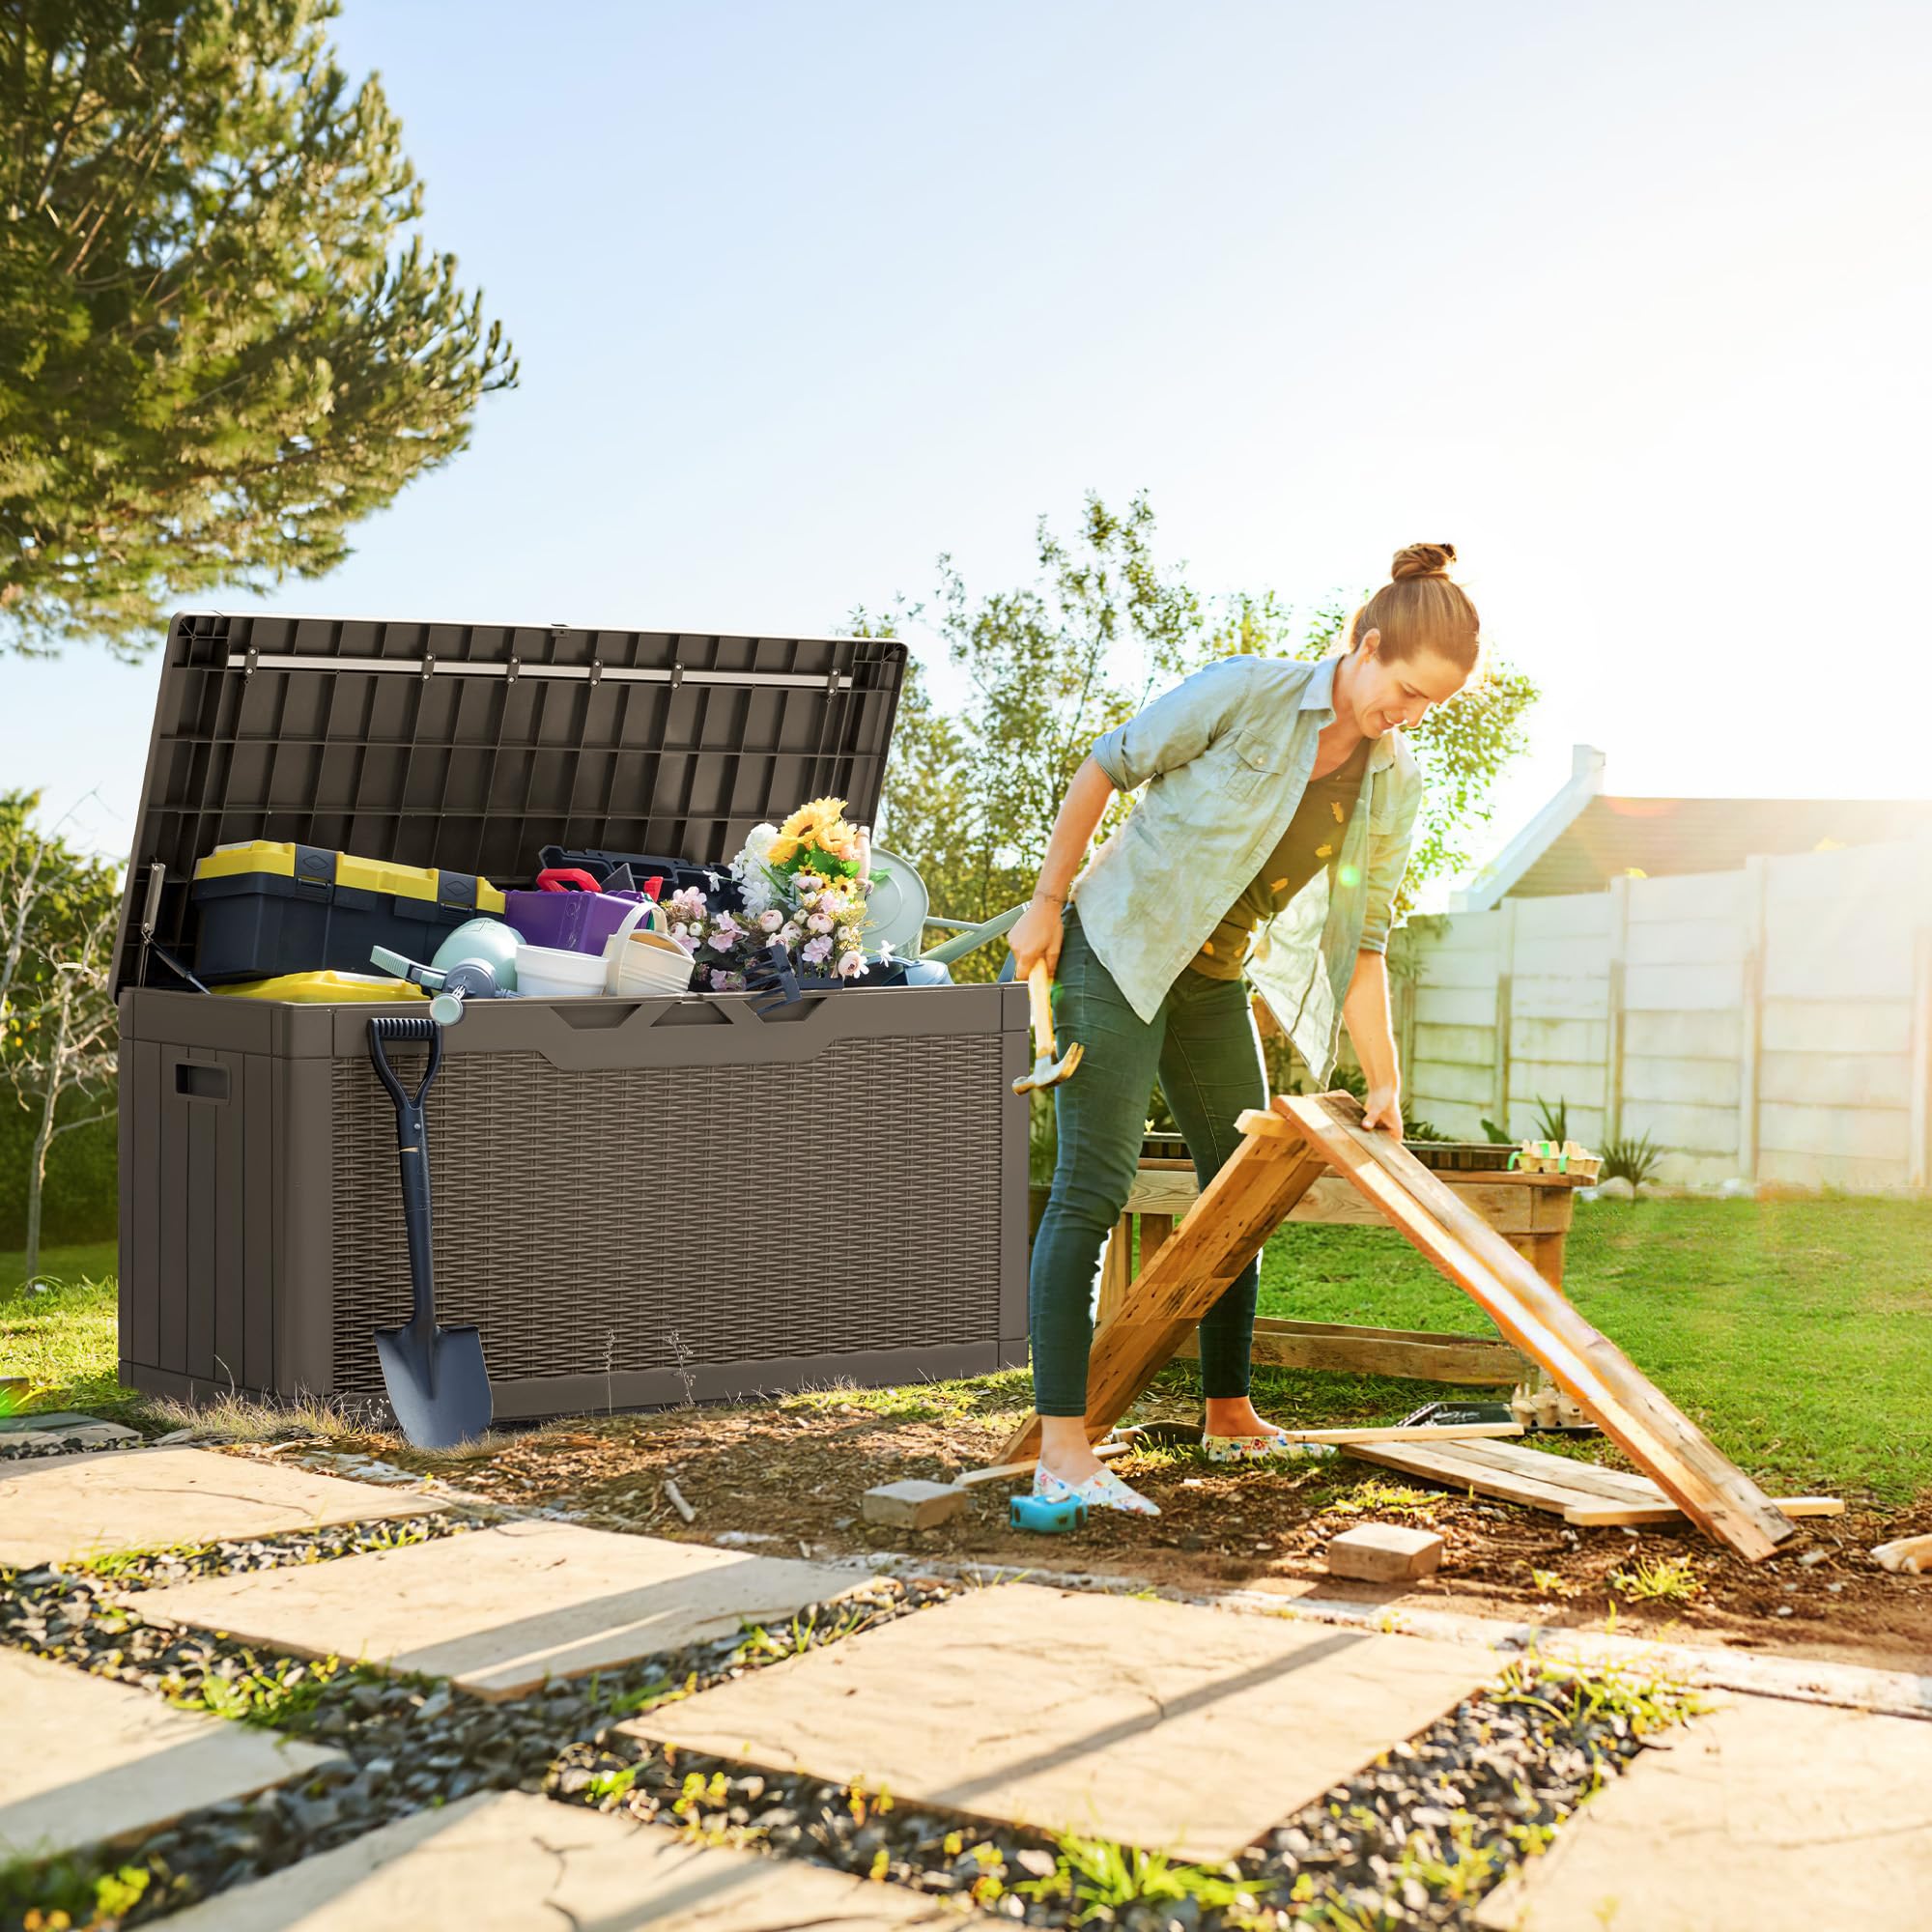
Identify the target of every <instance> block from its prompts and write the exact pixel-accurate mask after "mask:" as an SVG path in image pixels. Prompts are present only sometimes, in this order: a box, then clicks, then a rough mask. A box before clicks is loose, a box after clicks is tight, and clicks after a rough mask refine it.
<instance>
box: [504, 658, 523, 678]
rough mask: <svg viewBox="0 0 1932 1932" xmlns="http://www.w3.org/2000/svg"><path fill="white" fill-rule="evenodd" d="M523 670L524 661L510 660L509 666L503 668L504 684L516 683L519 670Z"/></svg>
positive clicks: (518, 659)
mask: <svg viewBox="0 0 1932 1932" xmlns="http://www.w3.org/2000/svg"><path fill="white" fill-rule="evenodd" d="M523 668H524V661H523V659H522V658H512V659H511V660H510V662H509V664H508V665H507V666H505V667H504V670H503V681H504V683H506V684H515V683H516V681H517V673H518V672H519V671H520V670H522V669H523Z"/></svg>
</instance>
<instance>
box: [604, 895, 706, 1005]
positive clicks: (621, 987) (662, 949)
mask: <svg viewBox="0 0 1932 1932" xmlns="http://www.w3.org/2000/svg"><path fill="white" fill-rule="evenodd" d="M651 915H656V918H657V920H658V921H659V922H662V920H663V918H664V909H663V907H661V906H658V905H640V906H638V907H636V908H635V909H634V910H633V911H632V912H631V913H629V914H628V915H627V916H626V917H625V920H624V923H623V924H622V925H621V926H620V927H619V928H618V929H617V930H616V931H615V932H614V933H612V934H611V937H610V938H609V939H608V940H606V941H605V943H604V969H605V970H604V984H605V989H606V990H607V991H609V992H612V993H618V994H621V995H623V996H624V997H625V998H626V999H632V1000H640V999H650V998H653V997H656V998H663V997H664V996H665V995H667V994H674V993H682V992H685V991H688V990H689V988H690V985H691V976H692V974H693V973H694V972H695V971H696V966H697V962H696V960H695V959H693V958H692V956H691V954H690V953H688V952H686V951H685V950H684V948H683V947H681V946H680V945H679V944H678V943H677V941H676V940H674V939H672V938H671V937H670V936H669V935H668V933H663V932H648V931H647V932H639V930H638V924H639V921H640V920H643V919H645V918H647V917H650V916H651Z"/></svg>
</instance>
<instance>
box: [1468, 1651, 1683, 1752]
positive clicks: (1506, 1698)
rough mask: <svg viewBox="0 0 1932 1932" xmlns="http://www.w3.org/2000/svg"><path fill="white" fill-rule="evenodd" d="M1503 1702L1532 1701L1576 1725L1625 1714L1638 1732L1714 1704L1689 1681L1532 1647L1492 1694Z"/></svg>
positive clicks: (1641, 1733)
mask: <svg viewBox="0 0 1932 1932" xmlns="http://www.w3.org/2000/svg"><path fill="white" fill-rule="evenodd" d="M1491 1694H1492V1696H1493V1697H1494V1698H1495V1700H1496V1702H1497V1703H1499V1704H1528V1705H1534V1706H1535V1707H1536V1708H1538V1709H1540V1710H1543V1711H1545V1712H1548V1714H1549V1716H1551V1717H1552V1718H1554V1719H1556V1720H1557V1721H1558V1722H1559V1723H1561V1724H1563V1725H1565V1726H1566V1727H1567V1728H1569V1729H1572V1730H1580V1729H1582V1728H1584V1727H1585V1726H1587V1725H1590V1724H1593V1723H1597V1722H1600V1721H1603V1720H1605V1719H1612V1720H1614V1719H1621V1720H1622V1722H1623V1724H1624V1726H1625V1727H1626V1728H1628V1730H1629V1731H1630V1734H1631V1735H1632V1736H1633V1737H1637V1738H1643V1737H1648V1736H1649V1735H1650V1734H1651V1733H1652V1732H1653V1731H1661V1730H1665V1729H1667V1728H1668V1727H1669V1726H1670V1725H1672V1724H1681V1723H1682V1722H1683V1721H1684V1720H1685V1719H1687V1718H1693V1717H1695V1716H1696V1715H1697V1714H1698V1713H1699V1712H1700V1711H1704V1710H1708V1709H1709V1708H1710V1707H1709V1705H1708V1703H1707V1702H1706V1701H1705V1699H1704V1698H1703V1697H1701V1696H1699V1695H1698V1693H1697V1692H1696V1691H1695V1690H1691V1689H1690V1686H1689V1685H1688V1684H1680V1683H1678V1682H1677V1681H1676V1680H1675V1679H1674V1678H1669V1677H1663V1676H1656V1677H1645V1676H1642V1675H1640V1674H1638V1673H1637V1672H1635V1671H1633V1670H1628V1669H1625V1668H1623V1667H1622V1666H1621V1665H1617V1664H1606V1665H1605V1666H1604V1667H1603V1668H1601V1669H1586V1668H1585V1667H1584V1666H1582V1665H1581V1664H1574V1663H1560V1662H1555V1661H1554V1660H1552V1659H1550V1658H1547V1657H1543V1656H1541V1655H1539V1654H1538V1653H1537V1652H1536V1651H1534V1650H1531V1651H1527V1652H1525V1653H1524V1655H1523V1656H1521V1657H1520V1658H1518V1659H1516V1660H1515V1661H1514V1662H1512V1663H1511V1664H1510V1665H1509V1667H1508V1669H1506V1670H1505V1671H1504V1672H1503V1674H1502V1676H1501V1677H1500V1678H1499V1679H1498V1680H1497V1682H1496V1688H1495V1690H1493V1691H1492V1693H1491Z"/></svg>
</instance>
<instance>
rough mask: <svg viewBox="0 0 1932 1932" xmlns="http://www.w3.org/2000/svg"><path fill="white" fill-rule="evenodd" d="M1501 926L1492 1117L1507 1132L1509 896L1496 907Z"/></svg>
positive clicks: (1511, 964)
mask: <svg viewBox="0 0 1932 1932" xmlns="http://www.w3.org/2000/svg"><path fill="white" fill-rule="evenodd" d="M1496 914H1497V919H1498V922H1499V929H1498V931H1497V934H1496V1058H1495V1067H1494V1074H1493V1079H1492V1090H1491V1091H1492V1095H1493V1099H1494V1104H1495V1110H1496V1111H1495V1113H1494V1115H1493V1116H1492V1119H1493V1120H1494V1121H1495V1123H1496V1125H1497V1126H1499V1127H1500V1128H1501V1129H1502V1130H1503V1132H1504V1133H1508V1132H1509V1130H1510V980H1511V979H1512V978H1513V977H1514V975H1515V972H1516V901H1515V900H1514V899H1505V900H1504V901H1503V902H1502V904H1501V905H1499V906H1498V907H1497V908H1496Z"/></svg>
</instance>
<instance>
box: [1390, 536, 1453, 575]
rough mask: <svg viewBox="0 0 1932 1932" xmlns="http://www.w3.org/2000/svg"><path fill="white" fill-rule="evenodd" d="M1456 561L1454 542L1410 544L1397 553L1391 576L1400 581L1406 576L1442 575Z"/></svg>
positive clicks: (1391, 566) (1391, 567)
mask: <svg viewBox="0 0 1932 1932" xmlns="http://www.w3.org/2000/svg"><path fill="white" fill-rule="evenodd" d="M1455 561H1456V546H1455V545H1454V544H1446V543H1435V544H1410V545H1409V546H1408V547H1407V549H1406V550H1399V551H1397V552H1396V554H1395V561H1394V562H1393V563H1392V564H1390V565H1389V578H1390V581H1391V582H1396V583H1400V582H1402V580H1403V579H1404V578H1405V577H1440V576H1441V575H1442V574H1443V573H1444V572H1445V571H1446V570H1447V569H1448V568H1449V566H1450V565H1451V564H1452V563H1454V562H1455Z"/></svg>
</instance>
